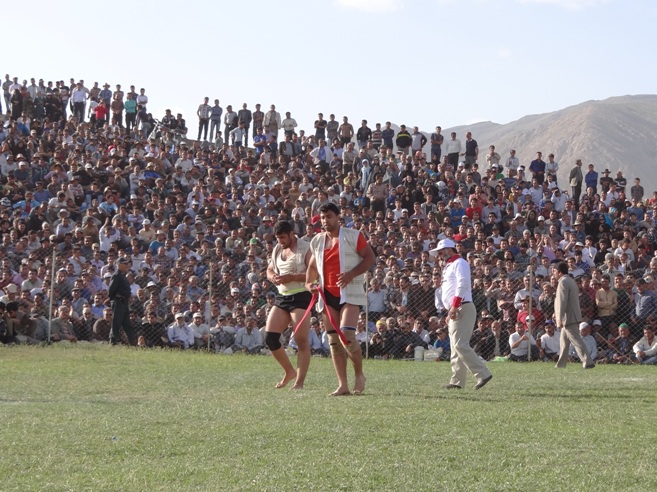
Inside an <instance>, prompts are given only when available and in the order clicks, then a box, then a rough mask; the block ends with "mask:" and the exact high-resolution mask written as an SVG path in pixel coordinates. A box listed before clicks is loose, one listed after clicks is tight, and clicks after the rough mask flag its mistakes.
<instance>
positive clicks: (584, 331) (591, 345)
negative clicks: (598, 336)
mask: <svg viewBox="0 0 657 492" xmlns="http://www.w3.org/2000/svg"><path fill="white" fill-rule="evenodd" d="M579 333H580V335H582V340H584V345H586V350H587V351H588V353H589V357H591V360H596V359H597V358H598V344H597V343H596V341H595V338H593V336H592V335H591V325H589V324H588V323H587V322H586V321H582V322H581V323H580V324H579ZM570 360H571V361H574V362H581V361H580V360H579V357H578V355H577V351H576V350H575V347H574V346H571V347H570Z"/></svg>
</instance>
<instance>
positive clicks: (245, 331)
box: [231, 318, 264, 354]
mask: <svg viewBox="0 0 657 492" xmlns="http://www.w3.org/2000/svg"><path fill="white" fill-rule="evenodd" d="M263 347H264V345H263V343H262V336H261V334H260V330H258V329H257V327H256V323H255V320H254V319H253V318H248V319H247V320H246V326H244V327H242V328H240V329H239V330H237V335H236V336H235V343H234V344H233V346H232V347H231V348H232V350H233V352H245V353H247V354H257V353H259V352H260V350H261V349H262V348H263Z"/></svg>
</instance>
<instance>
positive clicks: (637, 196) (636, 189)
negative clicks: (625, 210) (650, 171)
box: [630, 178, 644, 202]
mask: <svg viewBox="0 0 657 492" xmlns="http://www.w3.org/2000/svg"><path fill="white" fill-rule="evenodd" d="M643 195H644V190H643V186H641V178H635V180H634V186H632V188H630V196H631V197H632V199H633V200H636V201H638V202H640V201H642V200H643Z"/></svg>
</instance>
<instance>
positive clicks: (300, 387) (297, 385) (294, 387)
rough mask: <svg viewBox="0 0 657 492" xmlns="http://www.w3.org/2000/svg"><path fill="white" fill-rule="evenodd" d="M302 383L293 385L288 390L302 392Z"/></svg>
mask: <svg viewBox="0 0 657 492" xmlns="http://www.w3.org/2000/svg"><path fill="white" fill-rule="evenodd" d="M302 389H303V383H294V386H292V387H291V388H290V390H291V391H296V390H302Z"/></svg>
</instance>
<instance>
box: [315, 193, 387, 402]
mask: <svg viewBox="0 0 657 492" xmlns="http://www.w3.org/2000/svg"><path fill="white" fill-rule="evenodd" d="M319 217H320V221H321V224H322V227H323V229H324V232H321V233H319V234H317V235H316V236H315V237H314V238H313V239H312V240H311V241H310V251H311V258H310V262H309V264H308V270H307V273H306V288H307V289H308V290H310V291H311V292H314V291H315V290H317V289H322V291H323V293H324V295H325V297H326V306H325V305H324V302H323V301H322V299H321V298H320V299H319V300H318V303H317V310H318V311H320V312H321V311H323V312H324V323H326V326H328V327H329V329H328V331H327V334H328V338H329V345H330V349H331V358H332V359H333V367H334V368H335V373H336V375H337V377H338V388H337V389H336V390H335V391H334V392H333V393H331V396H342V395H348V394H350V391H349V381H348V379H347V357H348V358H349V359H350V360H351V363H352V365H353V368H354V373H355V381H354V388H353V392H354V393H355V394H361V393H362V392H363V391H364V390H365V374H363V362H362V354H361V350H360V345H359V344H358V343H357V342H356V326H357V324H358V314H359V312H360V308H361V306H363V305H364V304H365V302H366V293H365V284H364V277H363V276H364V274H365V272H367V271H368V270H369V268H370V267H371V266H372V265H374V262H375V257H374V251H372V248H371V247H370V246H369V244H368V243H367V240H366V239H365V236H364V235H363V234H362V233H361V232H360V231H358V230H355V229H349V228H346V227H341V226H340V209H339V208H338V207H337V205H335V204H334V203H326V204H324V205H322V206H321V207H320V208H319ZM327 313H331V317H332V318H333V320H334V321H335V322H336V323H338V324H339V326H338V328H339V329H340V330H341V331H342V332H343V333H344V336H345V338H346V343H343V342H342V341H341V339H340V337H339V335H338V333H337V331H336V329H335V327H334V326H333V325H332V323H331V321H330V319H329V317H328V315H327Z"/></svg>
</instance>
